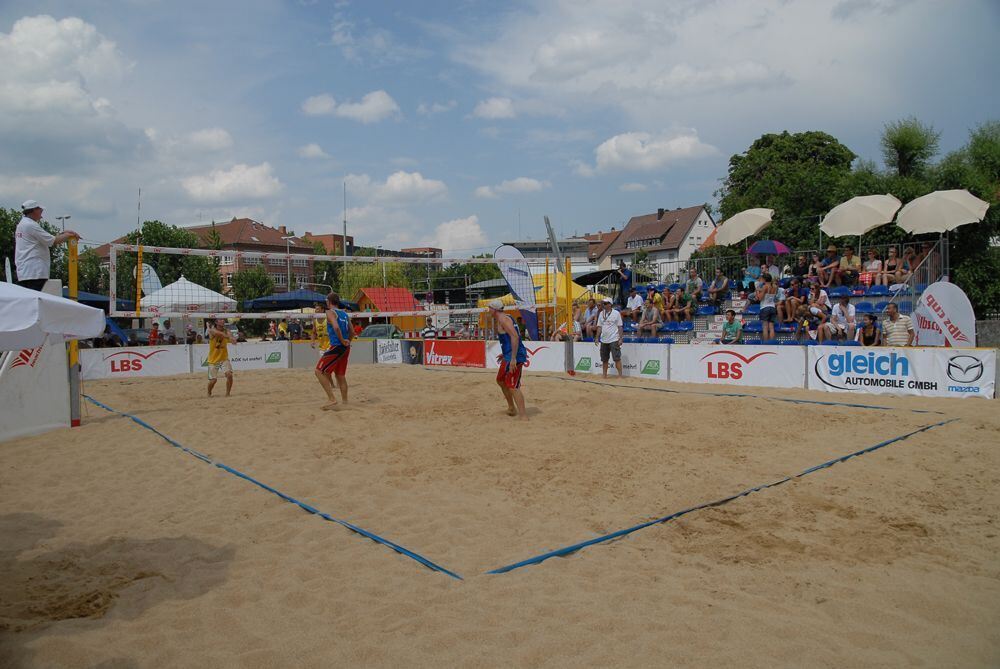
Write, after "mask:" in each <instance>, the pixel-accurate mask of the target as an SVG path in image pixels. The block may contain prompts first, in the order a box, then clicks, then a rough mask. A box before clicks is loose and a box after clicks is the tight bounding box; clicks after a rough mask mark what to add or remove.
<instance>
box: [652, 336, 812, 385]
mask: <svg viewBox="0 0 1000 669" xmlns="http://www.w3.org/2000/svg"><path fill="white" fill-rule="evenodd" d="M670 378H671V380H673V381H686V382H688V383H724V384H729V385H741V386H768V387H772V388H801V387H802V386H803V385H804V384H805V354H804V353H803V352H802V349H801V347H798V346H796V347H784V346H782V347H777V346H738V347H733V348H730V347H727V346H705V345H697V344H691V345H687V346H672V347H671V349H670Z"/></svg>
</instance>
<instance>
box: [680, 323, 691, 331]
mask: <svg viewBox="0 0 1000 669" xmlns="http://www.w3.org/2000/svg"><path fill="white" fill-rule="evenodd" d="M679 325H680V326H681V327H680V331H681V332H693V331H694V321H684V322H682V323H679Z"/></svg>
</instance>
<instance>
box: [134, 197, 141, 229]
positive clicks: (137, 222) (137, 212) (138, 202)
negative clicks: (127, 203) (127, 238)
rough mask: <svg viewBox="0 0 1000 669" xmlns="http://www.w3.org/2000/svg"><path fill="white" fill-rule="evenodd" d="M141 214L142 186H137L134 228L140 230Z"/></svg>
mask: <svg viewBox="0 0 1000 669" xmlns="http://www.w3.org/2000/svg"><path fill="white" fill-rule="evenodd" d="M141 216H142V186H139V197H137V198H136V200H135V229H136V230H142V223H141V222H140V220H139V219H140V217H141Z"/></svg>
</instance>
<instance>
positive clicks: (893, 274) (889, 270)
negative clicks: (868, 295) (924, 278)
mask: <svg viewBox="0 0 1000 669" xmlns="http://www.w3.org/2000/svg"><path fill="white" fill-rule="evenodd" d="M904 268H906V269H909V268H908V267H907V265H906V263H905V262H903V261H902V259H900V257H899V251H898V250H897V249H896V247H895V246H890V247H889V255H888V256H886V259H885V262H884V263H883V264H882V271H881V272H880V273H879V275H878V278H877V279H876V284H875V285H877V286H891V285H892V284H894V283H900V282H901V281H904V280H905V279H902V278H901V277H902V274H903V271H904Z"/></svg>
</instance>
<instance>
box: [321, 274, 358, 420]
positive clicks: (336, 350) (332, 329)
mask: <svg viewBox="0 0 1000 669" xmlns="http://www.w3.org/2000/svg"><path fill="white" fill-rule="evenodd" d="M326 307H327V308H326V332H327V336H329V338H330V348H328V349H327V350H326V351H324V352H323V355H321V356H320V358H319V362H317V363H316V372H315V373H316V378H317V379H318V380H319V384H320V385H321V386H323V392H325V393H326V398H327V399H328V400H329V403H327V404H325V405H324V406H323V410H324V411H328V410H330V409H333V408H334V407H336V406H337V398H336V396H334V394H333V381H332V380H331V379H330V376H331V375H332V376H333V377H334V378H336V379H337V387H338V388H340V397H341V399H342V400H343V402H344V404H347V360H348V358H350V356H351V320H350V318H349V317H348V315H347V312H346V311H344V310H343V309H341V308H340V296H339V295H337V293H330V294H329V295H327V296H326Z"/></svg>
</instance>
